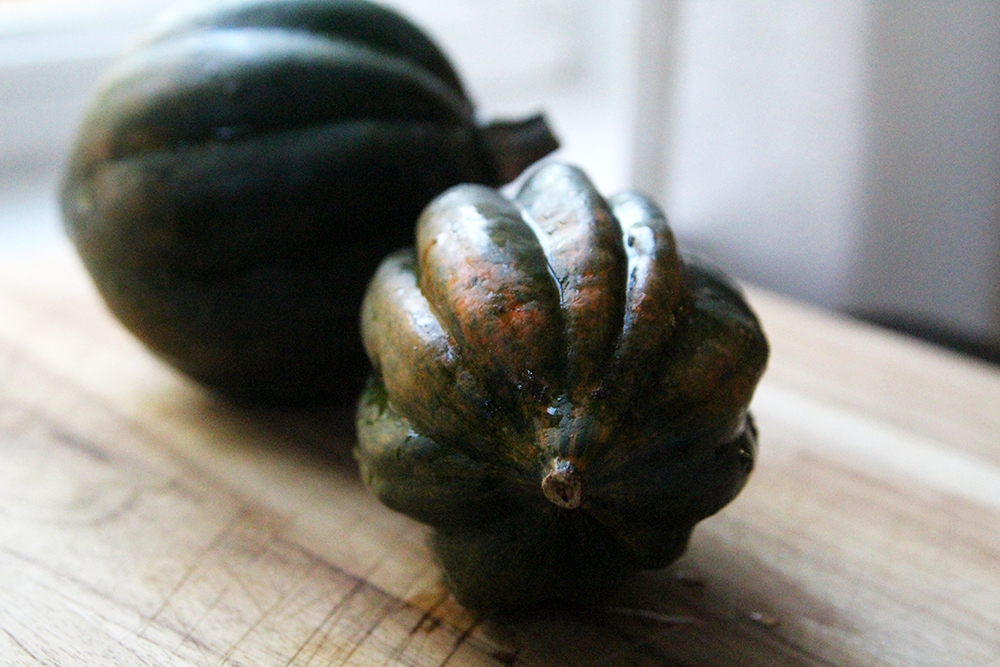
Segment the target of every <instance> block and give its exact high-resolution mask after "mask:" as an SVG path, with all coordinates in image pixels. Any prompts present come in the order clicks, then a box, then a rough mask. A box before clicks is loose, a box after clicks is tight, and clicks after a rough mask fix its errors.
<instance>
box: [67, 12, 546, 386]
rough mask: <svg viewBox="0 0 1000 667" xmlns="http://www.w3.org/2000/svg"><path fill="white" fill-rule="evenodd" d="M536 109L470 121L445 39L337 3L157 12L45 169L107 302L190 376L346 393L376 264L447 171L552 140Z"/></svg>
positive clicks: (503, 171)
mask: <svg viewBox="0 0 1000 667" xmlns="http://www.w3.org/2000/svg"><path fill="white" fill-rule="evenodd" d="M556 145H557V144H556V142H555V139H554V138H553V137H552V135H551V134H550V133H549V131H548V128H547V126H546V124H545V122H544V120H543V119H542V118H541V117H534V118H529V119H527V120H525V121H522V122H506V123H505V122H500V123H494V124H492V125H487V126H481V125H478V124H477V122H476V120H475V118H474V110H473V105H472V103H471V102H470V100H469V98H468V97H467V95H466V94H465V92H464V90H463V88H462V85H461V83H460V82H459V78H458V76H457V75H456V73H455V71H454V70H453V69H452V67H451V65H450V64H449V63H448V61H447V59H446V58H445V56H444V55H443V54H442V53H441V51H439V50H438V48H437V47H436V46H435V45H434V44H433V43H432V42H431V41H430V40H429V39H428V37H427V36H426V35H424V34H423V33H422V32H421V31H420V30H419V29H418V28H416V27H415V26H414V25H413V24H411V23H410V22H409V21H407V20H406V19H405V18H403V17H402V16H400V15H399V14H397V13H395V12H393V11H391V10H389V9H386V8H383V7H380V6H378V5H375V4H371V3H368V2H363V1H359V0H241V1H239V2H231V1H230V2H227V3H222V4H215V5H208V6H207V8H206V7H202V8H199V9H195V10H193V11H186V12H174V13H171V14H168V15H165V16H164V17H163V18H162V19H161V20H160V21H159V22H158V23H156V24H154V26H153V28H152V29H151V30H150V31H149V32H148V33H147V34H146V35H145V37H144V38H143V39H142V40H140V42H139V43H138V44H137V45H136V46H135V48H133V49H132V50H131V51H130V52H129V53H128V54H126V55H125V56H124V57H123V58H122V60H121V61H120V62H119V63H118V64H117V65H116V66H115V67H113V68H112V69H111V70H110V71H109V72H107V73H106V75H105V77H104V78H103V80H102V83H101V84H100V86H99V88H98V90H97V92H96V94H95V96H94V97H93V99H92V101H91V103H90V106H89V108H88V110H87V112H86V114H85V117H84V119H83V121H82V124H81V126H80V128H79V131H78V136H77V140H76V144H75V148H74V149H73V152H72V155H71V157H70V159H69V163H68V166H67V169H66V173H65V176H64V180H63V184H62V188H61V205H62V211H63V217H64V220H65V225H66V228H67V230H68V233H69V236H70V238H71V239H72V241H73V242H74V244H75V245H76V247H77V249H78V251H79V254H80V256H81V257H82V259H83V262H84V264H85V265H86V267H87V269H88V270H89V272H90V274H91V275H92V277H93V279H94V281H95V283H96V285H97V287H98V289H99V291H100V292H101V294H102V295H103V297H104V299H105V301H106V302H107V305H108V306H109V307H110V310H111V311H112V312H113V313H114V314H115V315H116V316H117V317H118V318H119V319H120V320H121V321H122V322H123V323H124V324H125V325H126V326H127V327H128V328H129V329H131V330H132V332H133V333H135V334H136V335H137V336H138V337H139V338H140V339H141V340H142V341H143V342H144V343H146V345H148V346H149V347H150V348H151V349H152V350H154V351H155V352H157V353H158V354H160V355H162V356H163V357H164V358H166V359H167V360H168V361H170V362H171V363H173V364H174V365H175V366H176V367H178V368H180V369H181V370H183V371H186V372H187V373H189V374H190V375H192V376H194V377H195V378H198V379H200V380H202V381H204V382H205V383H208V384H209V385H211V386H213V387H215V388H218V389H221V390H223V391H225V392H229V393H231V394H235V395H239V396H247V397H254V398H257V397H260V398H266V399H276V400H281V401H301V400H320V399H323V398H329V397H347V396H350V397H351V398H354V397H356V396H357V391H358V390H360V388H361V386H362V385H363V383H364V378H365V377H366V376H367V374H368V372H369V367H368V364H367V361H366V360H365V356H364V351H363V349H362V346H361V342H360V337H359V334H358V331H357V317H358V310H359V308H360V304H361V298H362V296H363V294H364V289H365V285H366V284H367V282H368V279H369V278H370V277H371V275H372V274H373V273H374V271H375V269H376V267H377V266H378V262H379V261H380V260H381V259H382V257H383V256H384V255H386V254H387V253H388V252H390V251H391V250H393V249H396V248H399V247H402V246H404V245H407V244H408V243H409V242H410V236H411V234H412V228H413V222H414V220H416V217H417V215H418V214H419V213H420V210H421V209H422V208H423V207H424V206H425V205H426V204H427V203H428V202H429V201H430V200H431V199H432V198H433V197H434V196H435V195H437V194H440V193H441V192H442V191H444V190H445V189H447V188H448V187H449V186H452V185H455V184H457V183H462V182H478V183H484V184H488V185H494V186H498V185H500V184H502V183H505V182H507V181H509V180H511V179H513V178H514V177H516V176H517V175H518V174H519V173H520V172H521V171H522V170H523V169H524V167H526V166H527V165H528V164H530V163H531V162H533V161H535V160H536V159H538V158H540V157H542V156H543V155H545V154H546V153H548V152H550V151H552V150H554V149H555V147H556Z"/></svg>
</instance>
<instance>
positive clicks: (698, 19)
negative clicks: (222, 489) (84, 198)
mask: <svg viewBox="0 0 1000 667" xmlns="http://www.w3.org/2000/svg"><path fill="white" fill-rule="evenodd" d="M167 4H168V0H128V1H125V0H100V1H98V0H92V1H90V2H82V1H78V2H71V1H69V0H61V1H56V0H0V255H2V254H9V253H15V252H16V253H23V252H28V251H30V249H32V248H35V247H38V246H41V245H44V244H47V243H52V242H54V240H55V239H57V238H59V235H60V233H61V232H60V231H59V222H58V218H57V212H56V207H55V202H54V192H55V188H56V181H57V178H58V172H59V169H60V168H61V163H62V160H63V159H64V155H65V151H66V148H67V145H68V143H69V142H70V141H71V139H72V135H73V131H74V127H75V124H76V122H77V120H78V118H79V114H80V111H81V109H82V106H83V104H84V103H85V101H86V99H87V96H88V93H89V91H90V90H91V88H92V86H93V85H94V82H95V81H96V78H97V77H98V76H99V74H100V72H101V71H103V70H104V69H105V68H106V67H107V66H108V65H109V64H110V63H111V62H112V61H113V59H114V58H115V57H116V56H117V54H119V53H120V52H121V51H122V49H124V48H125V47H126V45H127V43H128V41H129V39H130V38H131V37H132V36H133V35H134V34H135V32H136V31H137V30H139V29H140V28H141V27H142V26H143V25H144V24H145V23H146V22H147V21H148V20H149V18H150V17H151V16H152V15H153V14H155V13H156V12H157V11H159V10H160V9H162V8H163V7H164V6H165V5H167ZM387 4H390V5H392V6H394V7H396V8H398V9H400V10H401V11H402V12H403V13H405V14H407V15H408V16H410V17H411V18H412V19H413V20H414V21H415V22H417V23H418V24H419V25H421V26H423V27H424V28H425V29H426V30H427V31H428V32H429V33H430V34H431V35H432V36H433V37H434V38H435V39H436V41H438V42H439V44H441V46H442V47H443V48H444V49H445V51H446V52H447V53H448V54H449V55H450V56H451V57H452V60H453V62H454V64H455V65H456V67H457V69H458V70H459V72H460V73H461V75H462V77H463V79H464V80H465V82H466V85H467V87H468V89H469V90H470V91H471V93H472V95H473V96H474V98H475V100H476V102H477V104H478V106H479V108H480V111H481V114H482V116H483V118H484V119H485V118H496V117H500V116H518V115H523V114H526V113H530V112H534V111H537V110H544V111H545V112H546V114H547V115H548V117H549V120H550V122H551V124H552V126H553V127H554V129H555V130H556V133H557V134H558V135H559V137H560V138H561V140H562V143H563V148H562V149H561V150H560V151H559V152H558V153H557V154H556V155H555V158H556V159H560V160H565V161H570V162H573V163H576V164H578V165H580V166H581V167H583V168H584V169H585V170H586V171H587V172H588V173H589V174H590V175H591V177H592V178H593V180H594V181H595V182H596V183H597V185H598V187H599V188H600V189H601V190H602V191H604V192H606V193H608V194H610V193H612V192H614V191H617V190H621V189H625V188H630V187H639V188H641V189H644V190H646V191H647V192H649V193H650V194H652V195H654V197H655V198H656V199H657V200H658V201H660V202H661V204H662V205H663V206H664V208H665V210H666V211H667V214H668V217H669V218H670V220H671V222H672V224H673V226H674V228H675V231H676V232H677V234H678V236H679V237H680V239H681V240H682V243H683V244H685V245H686V246H689V247H694V248H697V249H699V250H700V251H702V252H703V253H705V254H708V255H709V256H711V257H713V258H714V259H715V260H716V261H717V263H719V264H720V265H721V266H722V267H723V268H725V269H726V270H727V271H729V272H731V273H733V274H735V275H737V276H739V277H741V278H743V279H746V280H749V281H751V282H754V283H757V284H759V285H762V286H765V287H768V288H771V289H774V290H777V291H781V292H784V293H787V294H791V295H793V296H796V297H799V298H802V299H805V300H808V301H811V302H814V303H817V304H820V305H823V306H827V307H831V308H836V309H840V310H844V311H849V312H855V313H863V314H866V315H869V316H873V317H875V318H876V319H883V320H889V321H893V322H895V323H902V324H915V325H917V326H921V327H930V328H934V329H938V330H941V331H945V332H950V333H954V334H956V335H958V336H961V337H964V338H966V339H969V340H973V341H983V342H987V343H989V342H990V341H992V342H994V343H995V342H996V341H998V340H1000V3H995V2H985V1H982V0H909V1H908V2H905V3H904V2H888V1H885V0H616V2H614V3H612V2H607V1H606V0H604V1H599V0H490V1H486V0H391V2H388V3H387Z"/></svg>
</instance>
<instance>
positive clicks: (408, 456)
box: [355, 164, 768, 609]
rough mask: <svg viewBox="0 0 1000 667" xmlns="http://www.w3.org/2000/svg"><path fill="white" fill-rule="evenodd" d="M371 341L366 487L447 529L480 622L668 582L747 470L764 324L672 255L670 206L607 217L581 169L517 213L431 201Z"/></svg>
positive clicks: (559, 169)
mask: <svg viewBox="0 0 1000 667" xmlns="http://www.w3.org/2000/svg"><path fill="white" fill-rule="evenodd" d="M525 218H527V219H529V220H531V222H532V224H531V225H529V224H528V223H526V222H525ZM532 226H533V227H534V229H533V228H532ZM362 335H363V338H364V343H365V347H366V349H367V352H368V354H369V356H370V358H371V360H372V364H373V366H374V367H375V373H374V374H373V376H372V378H371V379H370V381H369V384H368V387H367V389H366V390H365V392H364V393H363V395H362V397H361V400H360V402H359V407H358V418H357V427H358V445H357V447H356V449H355V456H356V458H357V460H358V462H359V463H360V466H361V471H362V476H363V478H364V480H365V482H366V484H367V485H368V486H369V487H370V488H371V489H372V490H373V491H374V492H375V494H376V495H377V496H378V497H379V498H380V499H381V500H382V501H383V502H384V503H385V504H387V505H388V506H390V507H392V508H394V509H396V510H399V511H401V512H404V513H406V514H408V515H410V516H412V517H413V518H415V519H417V520H419V521H422V522H424V523H427V524H430V525H431V526H433V527H434V529H435V530H434V533H433V538H432V544H433V548H434V551H435V554H436V556H437V558H438V560H439V561H440V563H441V565H442V566H443V568H444V578H445V581H446V583H447V585H448V586H449V588H450V589H451V590H452V591H453V593H454V594H455V595H456V596H457V597H458V599H459V600H460V601H461V602H462V603H464V604H466V605H468V606H470V607H473V608H485V609H495V608H507V607H518V606H523V605H530V604H533V603H536V602H539V601H543V600H548V599H553V598H565V599H576V600H593V599H595V598H597V597H599V596H600V595H602V594H604V593H606V592H607V591H608V590H610V589H612V588H613V587H615V586H616V585H618V584H619V583H621V581H622V580H623V579H624V578H625V577H626V576H628V575H629V574H630V573H632V572H635V571H637V570H645V569H655V568H661V567H664V566H665V565H667V564H668V563H670V562H671V561H673V560H674V559H676V558H677V557H678V556H680V554H681V553H682V552H683V551H684V549H685V547H686V545H687V542H688V538H689V536H690V534H691V530H692V528H693V527H694V525H695V523H697V522H698V521H700V520H701V519H703V518H705V517H707V516H709V515H711V514H713V513H714V512H716V511H718V510H719V509H720V508H721V507H723V506H724V505H725V504H726V503H728V502H729V501H730V500H731V499H732V498H733V497H735V495H736V494H737V493H738V492H739V491H740V489H741V488H742V487H743V485H744V484H745V482H746V480H747V476H748V474H749V473H750V470H751V468H752V467H753V461H754V455H755V451H756V431H755V429H754V426H753V423H752V421H751V418H750V416H749V414H748V412H747V406H748V404H749V402H750V399H751V396H752V393H753V391H754V388H755V386H756V384H757V381H758V379H759V378H760V376H761V374H762V373H763V370H764V367H765V364H766V362H767V356H768V346H767V342H766V340H765V338H764V335H763V333H762V331H761V329H760V326H759V324H758V322H757V319H756V318H755V316H754V314H753V313H752V312H751V311H750V309H749V308H748V307H747V305H746V303H745V302H744V300H743V298H742V296H741V294H740V292H739V290H738V289H737V288H736V287H734V285H733V284H732V283H731V282H730V281H729V280H727V279H726V278H725V277H724V276H722V275H721V274H719V273H717V272H714V271H713V270H711V269H708V268H706V267H704V266H702V265H700V264H698V263H695V262H693V261H686V262H685V261H682V260H681V259H680V258H679V257H678V254H677V251H676V249H675V247H674V241H673V237H672V234H671V233H670V230H669V228H668V227H667V223H666V220H665V218H664V216H663V214H662V212H661V211H660V210H659V209H658V208H657V207H656V206H655V204H653V203H652V202H651V201H649V200H648V199H647V198H646V197H644V196H642V195H640V194H637V193H624V194H621V195H617V196H615V197H612V198H611V199H610V200H608V201H605V200H604V199H603V198H602V197H601V196H600V195H599V194H598V193H597V192H596V190H595V189H594V187H593V186H592V185H591V184H590V182H589V181H588V180H587V178H586V176H585V175H584V174H583V173H582V172H580V171H579V170H577V169H575V168H572V167H567V166H563V165H558V164H553V165H548V166H545V167H543V168H542V169H540V170H539V171H537V172H536V173H535V174H534V175H533V176H532V177H531V178H530V179H529V180H528V181H527V182H526V183H525V184H524V186H523V188H522V189H521V191H520V193H519V194H518V196H517V198H516V200H515V201H513V202H511V201H508V200H506V199H504V198H503V197H502V196H500V195H499V194H498V193H497V192H496V191H494V190H491V189H489V188H485V187H482V186H475V185H460V186H457V187H455V188H453V189H451V190H449V191H448V192H446V193H444V194H443V195H441V196H440V197H438V198H437V199H435V200H434V201H433V202H432V203H431V204H430V205H429V206H428V208H427V209H426V210H425V211H424V213H423V214H422V216H421V218H420V220H419V223H418V229H417V246H416V249H415V250H406V251H401V252H398V253H396V254H394V255H392V256H390V257H388V258H387V259H386V260H385V261H384V262H383V264H382V266H381V268H380V269H379V271H378V272H377V273H376V275H375V278H374V279H373V281H372V283H371V285H370V286H369V289H368V293H367V296H366V299H365V303H364V306H363V309H362ZM558 461H562V462H563V464H565V463H566V462H568V463H569V464H570V465H571V466H572V468H573V471H572V472H571V473H566V474H563V475H562V476H560V473H559V472H558V471H556V472H553V471H554V468H555V466H554V462H558ZM563 471H564V472H565V468H564V469H563ZM575 492H578V495H576V496H574V493H575Z"/></svg>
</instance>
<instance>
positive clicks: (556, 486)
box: [542, 456, 583, 510]
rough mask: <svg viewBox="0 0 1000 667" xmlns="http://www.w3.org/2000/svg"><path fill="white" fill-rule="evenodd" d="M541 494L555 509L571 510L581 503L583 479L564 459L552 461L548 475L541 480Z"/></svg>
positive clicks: (558, 458) (570, 463) (569, 462)
mask: <svg viewBox="0 0 1000 667" xmlns="http://www.w3.org/2000/svg"><path fill="white" fill-rule="evenodd" d="M542 493H544V494H545V497H546V498H548V500H549V502H551V503H552V504H553V505H555V506H556V507H561V508H563V509H567V510H572V509H576V508H577V507H579V506H580V503H581V502H583V479H582V478H581V477H580V473H579V472H577V470H576V468H574V467H573V462H572V461H568V460H566V459H564V458H560V457H558V456H557V457H556V458H554V459H552V464H551V467H550V468H549V472H548V474H546V475H545V477H544V478H543V479H542Z"/></svg>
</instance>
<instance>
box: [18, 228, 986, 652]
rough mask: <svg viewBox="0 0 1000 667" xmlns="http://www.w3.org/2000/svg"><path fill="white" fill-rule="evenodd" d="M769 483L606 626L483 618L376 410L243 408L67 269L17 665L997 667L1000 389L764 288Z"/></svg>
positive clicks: (22, 532)
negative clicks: (436, 553) (448, 586)
mask: <svg viewBox="0 0 1000 667" xmlns="http://www.w3.org/2000/svg"><path fill="white" fill-rule="evenodd" d="M749 298H750V301H751V303H752V304H753V306H754V308H755V309H756V310H757V312H758V314H759V316H760V318H761V320H762V322H763V325H764V328H765V331H766V332H767V335H768V337H769V339H770V341H771V344H772V357H771V362H770V365H769V369H768V371H767V373H766V375H765V377H764V380H763V381H762V383H761V385H760V387H759V389H758V391H757V394H756V396H755V399H754V403H753V406H752V410H753V412H754V414H755V417H756V419H757V424H758V426H759V430H760V434H761V448H760V458H759V461H758V464H757V467H756V470H755V471H754V473H753V475H752V477H751V480H750V483H749V484H748V486H747V488H746V489H745V490H744V491H743V493H742V494H741V495H740V496H739V497H738V498H737V499H736V501H734V502H733V503H732V504H731V505H729V506H728V507H726V508H725V509H724V510H722V511H721V512H719V513H718V514H717V515H715V516H713V517H711V518H709V519H706V520H705V521H704V522H702V523H701V524H699V526H698V527H697V528H696V529H695V533H694V537H693V539H692V542H691V545H690V548H689V550H688V552H687V554H686V555H685V556H684V557H682V558H681V559H680V561H678V562H677V563H676V564H675V565H673V566H671V567H670V568H668V569H667V570H664V571H662V572H653V573H644V574H642V575H639V576H638V577H637V578H636V579H635V581H633V582H631V583H630V584H629V585H628V586H627V587H626V588H625V589H624V590H623V591H621V593H619V594H618V595H616V596H615V597H614V598H613V599H609V600H608V601H607V604H606V605H604V606H599V607H593V608H579V607H560V606H552V607H547V608H544V609H539V610H536V611H535V612H533V613H530V614H523V615H519V616H510V617H502V618H490V617H481V616H477V615H475V614H472V613H470V612H468V611H466V610H464V609H462V608H461V607H460V606H459V605H458V604H457V603H456V602H454V600H452V599H451V598H450V597H448V595H447V594H446V593H445V592H444V591H443V590H442V589H441V587H440V584H439V573H438V570H437V567H436V565H435V564H434V563H433V561H432V560H431V558H430V555H429V552H428V549H427V547H426V544H425V538H426V529H425V528H424V527H423V526H421V525H419V524H417V523H415V522H413V521H411V520H409V519H407V518H405V517H403V516H400V515H398V514H395V513H393V512H392V511H390V510H388V509H386V508H384V507H382V506H381V505H379V504H378V503H377V502H376V501H375V500H374V499H373V498H372V497H371V496H370V495H369V494H368V493H367V492H366V491H365V489H364V488H363V486H362V485H361V483H360V481H359V479H358V476H357V473H356V470H355V466H354V463H353V461H352V459H351V455H350V448H351V444H352V440H353V437H354V436H353V427H352V407H351V406H345V407H341V408H331V409H326V410H314V411H300V412H295V411H279V410H267V409H260V408H249V407H245V406H239V405H236V404H233V403H230V402H227V401H226V400H224V399H222V398H220V397H218V396H215V395H213V394H212V393H211V392H208V391H206V390H205V389H203V388H201V387H200V386H198V385H196V384H195V383H193V382H191V381H189V380H187V379H186V378H184V377H182V376H181V375H179V374H178V373H176V372H175V371H173V370H172V369H170V368H169V367H168V366H166V365H164V364H163V363H162V362H160V361H159V360H158V359H156V358H155V357H154V356H152V355H151V354H150V353H149V352H147V351H146V350H145V349H144V348H143V347H142V346H141V345H140V344H139V343H138V342H137V341H136V340H135V339H133V338H132V337H131V336H130V335H129V334H128V333H127V332H126V331H125V330H124V329H123V328H122V327H121V326H120V325H119V324H118V323H117V322H116V321H115V320H114V319H113V318H112V317H111V315H110V314H109V313H108V312H107V311H106V310H105V308H104V306H103V304H102V302H101V301H100V299H99V297H98V296H97V294H96V293H95V291H94V289H93V287H92V285H91V283H90V281H89V279H88V278H87V276H86V275H85V274H84V272H83V270H82V268H81V266H80V264H79V262H78V260H77V259H76V257H75V255H74V254H73V253H72V251H71V250H70V248H69V247H68V245H66V244H59V245H58V247H57V248H55V249H52V250H51V251H46V252H39V253H35V254H33V255H31V256H26V257H21V258H16V259H13V258H7V259H4V260H3V261H2V262H0V663H3V664H5V665H60V666H66V665H178V666H188V665H213V666H214V665H286V666H287V665H300V666H304V665H344V664H349V665H362V666H365V667H368V666H371V667H374V666H376V665H379V666H380V665H421V666H423V665H445V664H447V665H451V666H452V667H460V666H466V665H501V666H510V665H523V666H539V667H550V666H561V665H575V666H589V665H595V666H596V665H629V666H642V665H699V666H701V665H720V666H721V665H744V666H749V665H761V666H767V667H775V666H780V665H838V666H852V665H859V666H860V665H900V666H903V665H905V666H907V667H915V666H919V665H935V666H940V665H961V666H962V667H977V666H986V665H990V666H994V667H996V666H1000V435H998V434H1000V371H998V370H997V368H995V367H992V366H989V365H986V364H984V363H980V362H976V361H973V360H970V359H968V358H964V357H961V356H958V355H956V354H953V353H949V352H945V351H942V350H940V349H937V348H934V347H931V346H929V345H926V344H923V343H919V342H916V341H913V340H910V339H906V338H903V337H900V336H898V335H894V334H891V333H888V332H885V331H883V330H880V329H876V328H874V327H871V326H868V325H863V324H860V323H857V322H855V321H851V320H848V319H845V318H842V317H839V316H836V315H833V314H830V313H827V312H823V311H820V310H816V309H813V308H809V307H806V306H803V305H801V304H798V303H795V302H793V301H789V300H786V299H783V298H780V297H777V296H775V295H773V294H769V293H767V292H763V291H760V290H754V289H750V290H749Z"/></svg>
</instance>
